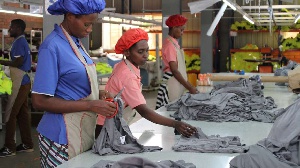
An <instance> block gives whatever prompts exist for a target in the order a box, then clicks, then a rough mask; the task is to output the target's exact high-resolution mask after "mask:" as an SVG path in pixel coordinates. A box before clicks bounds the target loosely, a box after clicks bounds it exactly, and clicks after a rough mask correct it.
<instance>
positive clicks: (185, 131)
mask: <svg viewBox="0 0 300 168" xmlns="http://www.w3.org/2000/svg"><path fill="white" fill-rule="evenodd" d="M174 127H175V129H176V130H177V131H178V132H179V133H180V134H181V135H183V136H185V137H190V136H192V135H194V134H195V133H196V132H197V129H196V128H195V127H193V126H191V125H189V124H187V123H185V122H181V121H175V124H174Z"/></svg>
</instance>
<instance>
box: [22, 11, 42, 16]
mask: <svg viewBox="0 0 300 168" xmlns="http://www.w3.org/2000/svg"><path fill="white" fill-rule="evenodd" d="M17 14H18V15H26V16H33V17H43V15H42V14H36V13H28V12H17Z"/></svg>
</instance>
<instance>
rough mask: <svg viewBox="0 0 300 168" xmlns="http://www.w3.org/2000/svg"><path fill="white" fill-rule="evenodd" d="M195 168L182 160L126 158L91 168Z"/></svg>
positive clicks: (100, 163) (100, 162)
mask: <svg viewBox="0 0 300 168" xmlns="http://www.w3.org/2000/svg"><path fill="white" fill-rule="evenodd" d="M140 167H143V168H172V167H173V168H196V166H195V165H194V164H193V163H186V162H185V161H184V160H178V161H175V162H174V161H172V160H162V161H158V162H153V161H150V160H148V159H146V158H142V157H135V156H133V157H126V158H124V159H121V160H119V161H111V160H101V161H99V162H98V163H97V164H95V165H94V166H92V168H140Z"/></svg>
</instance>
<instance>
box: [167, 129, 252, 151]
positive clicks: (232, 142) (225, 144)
mask: <svg viewBox="0 0 300 168" xmlns="http://www.w3.org/2000/svg"><path fill="white" fill-rule="evenodd" d="M197 130H198V132H197V133H196V134H194V135H193V136H192V137H189V138H187V137H184V136H181V137H180V138H179V140H178V141H177V142H176V143H175V145H173V147H172V149H173V150H175V151H180V152H201V153H244V152H246V150H248V148H247V147H245V145H242V144H241V142H240V138H239V137H238V136H225V137H221V136H220V135H210V136H207V135H206V134H205V133H203V131H202V130H201V128H199V127H198V128H197Z"/></svg>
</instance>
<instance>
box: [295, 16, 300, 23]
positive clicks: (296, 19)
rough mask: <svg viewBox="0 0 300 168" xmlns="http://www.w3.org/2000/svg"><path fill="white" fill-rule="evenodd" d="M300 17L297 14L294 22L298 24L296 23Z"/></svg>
mask: <svg viewBox="0 0 300 168" xmlns="http://www.w3.org/2000/svg"><path fill="white" fill-rule="evenodd" d="M299 19H300V15H297V16H296V18H295V21H294V23H295V24H296V23H297V22H298V20H299Z"/></svg>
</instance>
